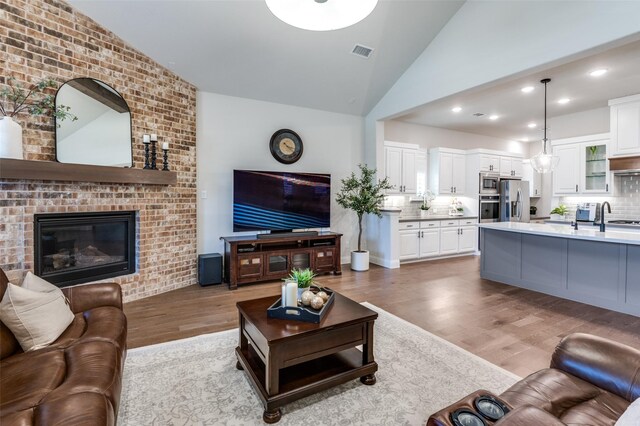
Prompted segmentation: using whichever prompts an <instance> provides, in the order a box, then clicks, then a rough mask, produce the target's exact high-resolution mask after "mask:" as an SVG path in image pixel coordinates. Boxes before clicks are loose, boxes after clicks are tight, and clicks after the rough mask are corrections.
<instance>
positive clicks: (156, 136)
mask: <svg viewBox="0 0 640 426" xmlns="http://www.w3.org/2000/svg"><path fill="white" fill-rule="evenodd" d="M151 140H152V141H154V142H158V135H156V134H155V133H151Z"/></svg>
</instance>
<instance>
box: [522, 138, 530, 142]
mask: <svg viewBox="0 0 640 426" xmlns="http://www.w3.org/2000/svg"><path fill="white" fill-rule="evenodd" d="M521 141H522V142H529V138H522V139H521Z"/></svg>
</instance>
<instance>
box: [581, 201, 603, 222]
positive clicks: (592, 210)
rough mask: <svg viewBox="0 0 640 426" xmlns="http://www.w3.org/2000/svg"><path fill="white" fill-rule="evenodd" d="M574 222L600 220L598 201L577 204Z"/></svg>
mask: <svg viewBox="0 0 640 426" xmlns="http://www.w3.org/2000/svg"><path fill="white" fill-rule="evenodd" d="M576 222H593V223H596V222H600V203H583V204H578V206H577V208H576Z"/></svg>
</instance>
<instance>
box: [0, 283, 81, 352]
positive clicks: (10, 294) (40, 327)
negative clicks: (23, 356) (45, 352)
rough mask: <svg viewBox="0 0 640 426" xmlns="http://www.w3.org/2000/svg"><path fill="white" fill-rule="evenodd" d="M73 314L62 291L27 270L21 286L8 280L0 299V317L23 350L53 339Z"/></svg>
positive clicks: (58, 334)
mask: <svg viewBox="0 0 640 426" xmlns="http://www.w3.org/2000/svg"><path fill="white" fill-rule="evenodd" d="M73 318H74V315H73V312H71V309H69V306H68V305H67V299H66V298H65V297H64V294H63V293H62V291H61V290H60V289H59V288H57V287H56V286H54V285H52V284H49V283H48V282H46V281H45V280H43V279H42V278H39V277H36V276H35V275H33V274H31V273H30V272H29V273H27V276H26V277H25V279H24V281H23V283H22V287H18V286H17V285H13V284H11V283H9V284H7V290H6V291H5V293H4V297H3V298H2V300H1V301H0V319H1V320H2V322H3V323H4V324H5V325H6V326H7V327H9V330H11V332H12V333H13V335H14V336H16V339H17V340H18V342H19V343H20V346H21V347H22V350H24V351H25V352H28V351H32V350H35V349H41V348H43V347H45V346H47V345H49V344H51V343H52V342H54V341H55V340H56V339H57V338H58V337H60V335H61V334H62V333H63V332H64V331H65V330H66V329H67V327H68V326H69V324H71V323H72V322H73Z"/></svg>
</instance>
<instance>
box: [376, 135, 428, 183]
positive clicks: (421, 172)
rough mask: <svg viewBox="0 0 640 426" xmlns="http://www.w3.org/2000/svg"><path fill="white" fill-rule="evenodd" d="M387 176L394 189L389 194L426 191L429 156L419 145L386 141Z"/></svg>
mask: <svg viewBox="0 0 640 426" xmlns="http://www.w3.org/2000/svg"><path fill="white" fill-rule="evenodd" d="M384 165H385V176H386V177H388V178H389V183H391V185H393V189H390V190H388V191H387V194H408V195H415V194H417V193H418V192H419V191H424V188H425V187H426V180H427V170H426V169H427V156H426V153H425V151H422V150H419V149H418V145H413V144H403V143H398V142H385V146H384Z"/></svg>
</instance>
